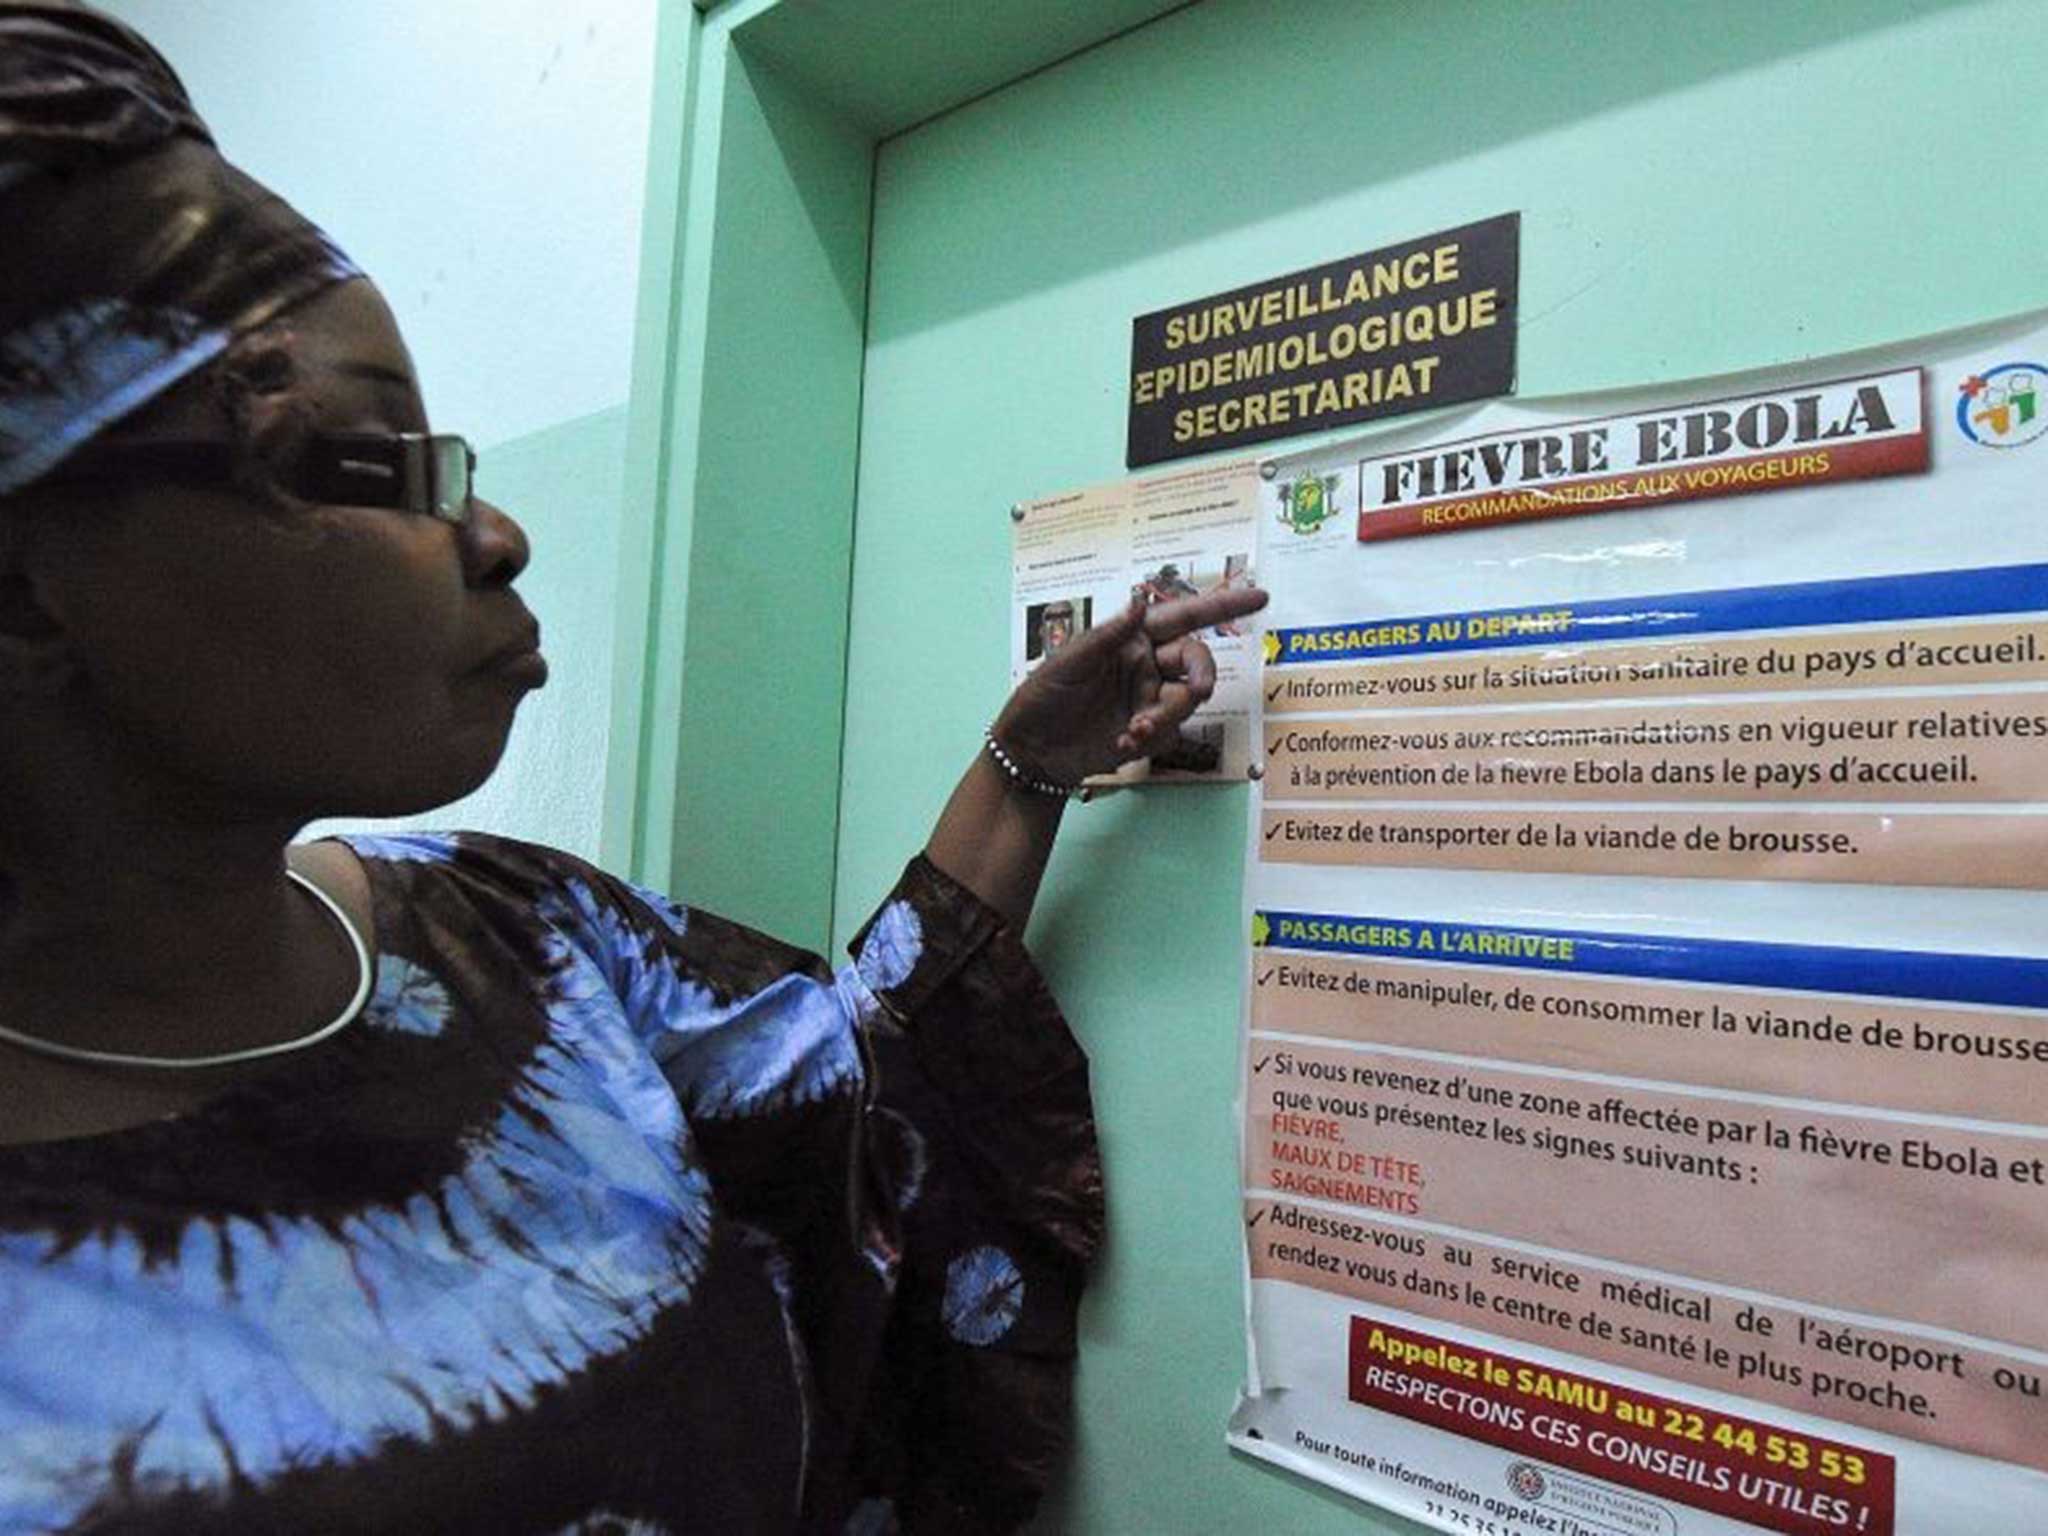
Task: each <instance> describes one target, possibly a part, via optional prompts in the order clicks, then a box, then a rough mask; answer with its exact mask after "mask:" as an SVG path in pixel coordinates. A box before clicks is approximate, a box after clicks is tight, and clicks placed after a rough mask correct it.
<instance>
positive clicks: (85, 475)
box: [40, 432, 476, 528]
mask: <svg viewBox="0 0 2048 1536" xmlns="http://www.w3.org/2000/svg"><path fill="white" fill-rule="evenodd" d="M242 452H243V450H241V449H238V448H236V447H235V446H233V445H232V444H229V443H220V442H193V441H189V440H170V439H166V440H160V441H156V442H146V443H120V442H114V443H95V444H93V445H91V446H89V447H87V448H85V449H84V450H82V451H81V452H79V453H78V454H76V455H75V456H74V457H72V458H70V459H67V460H65V461H64V462H63V463H61V464H59V465H58V466H57V467H56V468H55V469H53V470H51V471H50V473H49V474H47V475H45V476H43V477H42V480H41V482H40V483H42V484H46V485H49V484H61V483H67V482H81V481H94V480H126V479H131V478H133V477H135V476H137V475H142V474H149V473H156V474H166V475H179V476H191V477H196V478H200V479H206V480H227V479H230V478H231V477H232V476H233V475H234V472H235V469H236V466H237V464H238V462H239V461H240V456H241V454H242ZM475 476H476V450H475V449H473V448H471V447H470V446H469V442H468V440H467V439H465V438H461V437H458V436H456V435H455V434H453V433H448V432H436V433H426V432H331V433H325V434H322V435H320V436H318V437H314V438H312V439H310V440H308V441H307V442H306V444H305V445H304V448H303V449H302V451H301V452H300V453H299V455H298V459H297V461H296V462H295V463H294V464H293V465H292V466H291V468H290V469H289V470H288V471H287V472H286V473H285V474H284V475H283V476H281V477H280V478H281V481H282V484H283V486H284V489H286V490H288V491H290V492H291V493H292V494H293V495H295V496H298V497H301V498H303V499H304V500H306V501H314V502H321V503H323V504H327V505H331V506H345V507H390V508H393V509H394V510H396V511H401V512H417V513H420V514H422V515H424V516H427V517H437V518H439V519H440V520H441V521H442V522H444V523H453V524H454V525H455V526H457V527H458V528H459V527H461V526H462V525H463V524H464V523H466V522H468V521H469V519H470V517H471V515H472V513H473V512H474V510H475V502H474V499H473V494H472V484H473V481H474V479H475Z"/></svg>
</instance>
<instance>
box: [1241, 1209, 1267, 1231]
mask: <svg viewBox="0 0 2048 1536" xmlns="http://www.w3.org/2000/svg"><path fill="white" fill-rule="evenodd" d="M1265 1214H1266V1213H1265V1212H1264V1211H1254V1212H1253V1213H1252V1218H1251V1220H1250V1221H1247V1222H1246V1223H1245V1224H1244V1225H1245V1230H1246V1231H1250V1230H1251V1229H1252V1228H1253V1227H1256V1226H1257V1225H1258V1224H1259V1221H1260V1219H1261V1218H1262V1217H1264V1216H1265Z"/></svg>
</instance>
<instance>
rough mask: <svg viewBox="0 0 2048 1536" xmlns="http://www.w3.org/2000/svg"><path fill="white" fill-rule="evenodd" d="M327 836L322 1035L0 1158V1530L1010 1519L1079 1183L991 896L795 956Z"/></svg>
mask: <svg viewBox="0 0 2048 1536" xmlns="http://www.w3.org/2000/svg"><path fill="white" fill-rule="evenodd" d="M352 846H353V847H354V848H355V850H356V852H357V854H358V855H359V856H360V857H361V858H362V860H363V863H364V866H365V867H366V869H367V870H368V872H369V877H370V884H371V889H372V893H373V896H374V900H375V908H376V914H377V946H378V950H379V960H378V966H377V988H376V995H375V998H374V1001H373V1002H372V1003H371V1004H370V1007H369V1009H368V1010H367V1012H366V1013H365V1014H364V1016H363V1018H362V1019H361V1020H360V1021H358V1023H357V1024H356V1025H355V1026H354V1027H352V1028H351V1029H349V1030H347V1031H345V1032H344V1033H343V1034H342V1035H340V1036H338V1037H337V1038H336V1039H335V1040H333V1041H332V1042H330V1043H329V1044H327V1045H325V1046H322V1047H320V1048H319V1049H317V1050H314V1051H309V1052H307V1053H306V1054H305V1055H303V1056H300V1057H294V1058H288V1059H287V1060H286V1061H285V1063H284V1064H283V1065H282V1066H281V1067H280V1068H279V1069H278V1070H277V1071H276V1072H274V1073H273V1074H271V1075H270V1076H267V1077H265V1078H263V1079H262V1080H260V1081H259V1082H257V1083H255V1084H253V1085H250V1086H247V1087H244V1088H241V1089H238V1090H236V1091H234V1092H232V1093H231V1094H229V1095H227V1096H225V1097H223V1098H220V1099H217V1100H214V1101H213V1102H212V1103H210V1104H209V1105H208V1106H207V1107H205V1108H204V1109H202V1110H200V1111H198V1112H196V1113H194V1114H191V1115H189V1116H186V1117H183V1118H180V1119H177V1120H172V1121H166V1122H162V1123H159V1124H154V1125H147V1126H141V1127H137V1128H134V1129H130V1130H123V1131H118V1132H115V1133H112V1134H108V1135H102V1136H91V1137H84V1138H80V1139H78V1140H74V1141H63V1142H46V1143H40V1144H31V1145H25V1146H13V1147H0V1531H5V1532H8V1533H12V1532H19V1531H37V1532H42V1531H64V1532H150V1533H158V1532H161V1533H176V1536H198V1533H206V1532H230V1531H231V1532H237V1533H250V1532H264V1531H290V1532H339V1531H358V1530H360V1531H402V1532H407V1533H426V1532H436V1533H438V1532H470V1531H474V1532H491V1533H494V1536H497V1533H507V1532H522V1531H535V1532H558V1531H560V1532H610V1533H618V1536H626V1533H641V1532H645V1533H654V1532H666V1531H690V1532H700V1531H701V1532H720V1533H724V1532H735V1533H739V1532H754V1531H763V1532H767V1531H832V1532H839V1531H855V1532H877V1533H879V1532H887V1531H891V1530H895V1529H899V1528H900V1529H903V1530H906V1531H924V1530H929V1531H945V1532H949V1533H951V1532H974V1531H980V1530H984V1529H1003V1528H1006V1527H1008V1526H1010V1525H1012V1524H1014V1523H1016V1522H1017V1521H1018V1520H1020V1519H1022V1518H1023V1517H1025V1516H1026V1515H1027V1514H1028V1512H1029V1510H1030V1508H1031V1506H1032V1504H1033V1501H1034V1499H1035V1497H1036V1493H1037V1491H1038V1489H1039V1488H1040V1487H1041V1486H1042V1484H1043V1482H1044V1480H1045V1477H1046V1475H1047V1473H1048V1472H1049V1471H1050V1468H1051V1465H1052V1463H1053V1460H1054V1458H1055V1457H1056V1455H1057V1453H1058V1450H1059V1447H1060V1445H1061V1443H1062V1442H1063V1439H1064V1436H1065V1429H1066V1419H1067V1411H1068V1388H1069V1384H1070V1383H1069V1377H1070V1372H1071V1366H1072V1358H1073V1353H1074V1309H1075V1304H1076V1301H1077V1299H1078V1296H1079V1292H1080V1286H1081V1278H1082V1269H1083V1265H1084V1263H1085V1261H1086V1260H1087V1258H1088V1256H1089V1255H1090V1253H1091V1252H1092V1250H1093V1249H1094V1247H1095V1245H1096V1242H1097V1240H1098V1237H1099V1234H1100V1230H1101V1179H1100V1172H1099V1165H1098V1162H1097V1159H1096V1152H1095V1140H1094V1130H1093V1124H1092V1120H1091V1118H1090V1111H1089V1106H1088V1092H1087V1077H1086V1067H1085V1064H1084V1062H1083V1059H1082V1057H1081V1054H1080V1051H1079V1049H1078V1048H1077V1047H1076V1045H1075V1044H1074V1041H1073V1039H1072V1037H1071V1035H1070V1034H1069V1033H1068V1031H1067V1028H1066V1025H1065V1023H1064V1022H1063V1021H1062V1019H1061V1017H1060V1015H1059V1012H1058V1010H1057V1008H1056V1007H1055V1005H1054V1003H1053V1002H1052V999H1051V997H1050V996H1049V995H1048V993H1047V992H1046V990H1045V988H1044V986H1043V984H1042V983H1041V982H1040V980H1039V978H1038V976H1037V973H1036V972H1035V971H1034V970H1033V968H1032V966H1031V963H1030V961H1029V960H1028V959H1027V958H1026V957H1025V955H1024V952H1023V950H1022V948H1021V946H1020V945H1019V944H1018V942H1017V940H1016V938H1015V937H1014V936H1013V935H1012V934H1011V933H1010V932H1009V931H1008V930H1007V929H1006V928H1005V927H1004V926H1003V925H1002V922H1001V920H1000V919H999V918H998V917H997V916H996V915H995V914H994V913H992V912H991V911H989V910H988V909H987V908H986V907H984V906H982V905H981V904H980V903H979V902H977V901H976V900H975V899H974V898H973V897H972V896H971V895H969V894H968V893H967V892H966V891H965V890H963V889H962V888H960V887H959V886H958V885H956V884H955V883H953V882H952V881H950V880H949V879H948V878H947V877H946V876H945V875H944V874H942V873H940V872H939V871H938V870H936V869H934V868H933V867H932V866H931V865H929V864H928V863H925V862H924V861H922V860H920V861H917V862H915V863H913V864H912V865H911V866H910V868H909V869H908V870H907V871H906V873H905V875H904V878H903V881H902V883H901V884H900V885H899V886H898V888H897V890H896V892H895V894H894V895H893V896H892V897H891V898H890V900H889V901H888V902H887V903H886V904H885V905H884V906H883V908H882V910H881V912H880V913H879V914H878V915H877V916H876V917H875V919H874V920H873V921H872V922H871V923H870V924H869V925H868V927H867V929H866V931H865V932H864V933H863V934H862V935H861V937H860V939H859V940H857V941H856V944H855V946H854V951H855V954H856V956H857V959H856V962H855V963H854V964H853V965H851V966H849V967H847V968H845V969H843V970H841V971H839V972H838V973H837V974H836V975H835V974H834V973H833V972H832V971H831V969H830V968H829V967H827V966H826V965H825V964H824V963H823V962H821V961H819V960H818V959H816V958H815V957H813V956H810V955H807V954H804V953H802V952H799V951H797V950H793V949H789V948H786V947H784V946H782V945H780V944H777V943H775V942H774V941H772V940H770V939H766V938H763V937H761V936H760V935H758V934H755V933H753V932H750V931H748V930H746V929H743V928H740V927H737V926H735V925H733V924H730V923H726V922H723V921H721V920H719V919H718V918H715V917H711V916H708V915H706V914H704V913H700V912H696V911H691V910H686V909H683V908H680V907H677V906H674V905H672V904H670V903H667V902H665V901H663V900H661V899H660V898H658V897H655V896H651V895H649V894H648V893H646V892H643V891H639V890H636V889H634V888H632V887H630V886H627V885H625V884H623V883H621V882H619V881H616V880H613V879H610V878H608V877H606V876H604V875H602V874H599V873H598V872H596V871H595V870H592V869H590V868H589V867H588V866H586V865H584V864H582V863H580V862H578V861H576V860H573V859H571V858H568V857H566V856H564V855H561V854H555V853H549V852H546V851H543V850H539V849H535V848H530V847H526V846H523V845H520V844H515V843H508V842H503V841H499V840H495V839H489V838H481V837H456V838H439V837H405V838H362V839H353V840H352Z"/></svg>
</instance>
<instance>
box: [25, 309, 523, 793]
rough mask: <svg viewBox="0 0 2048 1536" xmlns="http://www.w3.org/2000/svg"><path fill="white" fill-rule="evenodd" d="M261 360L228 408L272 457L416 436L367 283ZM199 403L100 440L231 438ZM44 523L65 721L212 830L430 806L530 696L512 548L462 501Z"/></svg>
mask: <svg viewBox="0 0 2048 1536" xmlns="http://www.w3.org/2000/svg"><path fill="white" fill-rule="evenodd" d="M261 345H262V346H263V347H264V348H274V349H275V354H276V355H275V356H273V357H270V358H267V359H264V360H262V361H263V362H265V363H266V364H268V366H259V367H252V368H250V369H248V370H247V374H248V377H247V379H246V380H245V381H244V382H243V383H242V384H241V385H240V386H239V390H240V394H241V396H242V399H243V400H244V402H245V409H246V410H247V411H248V412H249V413H250V414H251V415H252V416H253V417H255V418H256V419H257V420H258V421H259V422H265V421H267V422H269V423H270V424H271V425H270V426H266V427H265V428H264V434H265V437H266V439H267V438H268V437H269V436H271V435H272V431H271V428H272V427H275V428H276V431H275V434H274V435H275V436H276V437H277V439H278V440H279V441H280V442H281V443H282V444H283V446H282V448H281V449H280V450H279V451H281V452H284V453H289V451H290V446H289V445H290V440H291V438H292V436H293V435H294V434H295V433H297V432H299V431H301V430H310V431H314V432H422V431H425V430H426V427H427V423H426V413H425V409H424V407H423V405H422V404H421V401H420V395H419V389H418V386H417V384H416V383H415V382H414V378H413V371H412V362H411V359H410V357H409V356H408V355H407V353H406V349H405V344H404V342H403V341H402V340H401V339H400V337H399V335H398V329H397V327H396V325H395V324H394V323H393V321H392V318H391V314H390V311H389V310H388V309H387V308H386V307H385V305H384V302H383V299H382V298H381V297H380V296H379V295H378V293H377V292H376V290H375V289H374V288H373V287H372V286H371V285H370V284H368V283H366V282H349V283H343V284H341V285H339V286H337V287H335V288H331V289H329V290H327V292H326V293H324V294H323V295H321V296H320V297H319V298H317V299H314V300H312V301H309V302H308V303H307V304H305V305H303V306H301V307H300V308H298V309H296V310H293V311H292V312H290V313H289V314H288V315H287V316H286V317H285V319H284V320H283V321H282V322H280V324H279V325H278V326H277V327H276V328H275V331H274V333H273V335H272V336H270V337H268V338H265V340H264V341H263V342H262V344H261ZM221 366H222V365H218V364H217V365H216V368H219V367H221ZM230 366H233V367H235V368H237V369H239V368H240V367H241V364H240V362H239V361H238V360H234V359H231V360H230ZM237 377H238V378H240V377H242V375H241V374H240V373H239V372H238V374H237ZM217 385H218V380H215V381H213V383H212V385H209V383H208V381H207V380H205V379H204V378H202V379H198V380H194V381H191V382H190V383H188V385H187V386H184V387H182V388H181V389H180V390H179V391H178V392H176V394H175V395H174V396H172V397H171V398H169V399H168V400H167V401H166V402H164V404H163V406H162V407H161V408H158V409H153V410H151V411H150V412H148V413H147V414H146V417H145V418H144V419H143V420H141V421H140V422H138V423H137V424H135V425H134V426H132V427H130V428H128V429H125V430H124V431H123V432H122V433H121V434H120V435H121V437H123V438H124V439H126V440H130V441H152V440H158V439H163V438H174V437H203V438H209V439H219V438H221V437H224V436H226V435H228V432H229V428H228V427H227V426H226V424H225V423H226V417H225V416H224V414H223V410H222V407H221V405H220V401H219V398H218V394H219V391H218V388H217ZM62 521H63V526H62V527H60V528H59V529H57V530H56V531H55V533H54V534H53V535H52V539H51V542H52V545H53V548H52V549H51V550H50V551H49V552H48V556H47V560H46V562H45V582H44V585H43V590H44V594H45V601H46V603H47V605H48V606H49V607H50V609H51V610H52V612H53V613H54V615H55V617H56V619H57V621H58V623H59V624H60V625H61V626H62V628H63V631H64V633H65V635H66V636H67V637H68V639H69V641H70V642H71V644H72V645H73V646H74V648H75V653H76V660H77V663H78V665H79V668H80V671H81V680H80V683H79V684H78V687H77V689H76V690H74V692H73V694H72V695H71V696H70V701H71V702H70V707H74V708H85V709H87V710H90V711H92V712H93V716H94V724H95V728H97V729H99V730H102V731H103V732H104V733H105V734H106V736H107V746H108V747H109V749H110V750H112V751H113V752H115V753H117V754H132V759H131V762H130V766H131V767H132V768H133V769H134V770H135V771H136V772H138V773H145V774H158V775H165V774H167V775H169V776H170V777H171V779H172V781H173V783H174V785H175V786H176V788H177V789H178V790H179V791H181V792H189V793H191V794H193V795H195V796H198V797H199V799H200V803H202V804H206V803H217V806H218V809H219V810H220V811H222V812H224V813H227V814H238V813H241V814H255V815H265V816H269V815H283V816H289V817H293V818H298V819H309V818H311V817H314V816H325V815H391V814H399V813H403V812H410V811H419V810H424V809H427V808H429V807H431V806H435V805H439V804H442V803H445V802H446V801H448V800H451V799H454V798H456V797H458V796H460V795H462V794H465V793H467V792H468V791H469V790H471V789H474V788H475V787H476V786H477V785H478V784H480V783H482V782H483V780H484V779H485V778H486V777H488V776H489V774H490V771H491V769H492V768H493V767H495V766H496V764H497V761H498V758H499V756H500V754H501V753H502V752H503V750H504V747H505V740H506V737H507V735H508V733H509V732H510V730H511V726H512V718H513V714H514V712H515V711H516V710H517V708H518V706H519V703H520V700H521V699H522V698H523V697H524V696H525V694H526V693H527V692H528V691H530V690H531V689H533V688H536V687H538V686H540V684H541V682H542V681H544V680H545V676H546V669H545V666H544V664H542V663H541V662H540V660H539V655H538V642H539V628H538V626H537V625H536V624H535V622H534V619H533V616H532V615H531V614H530V613H529V612H528V611H527V608H526V605H525V603H524V602H523V601H521V599H520V598H519V597H518V595H517V594H516V593H514V591H513V590H512V582H513V579H514V578H515V577H517V576H518V575H519V573H520V572H521V571H522V570H523V569H524V568H525V566H526V562H527V556H528V550H527V544H526V536H525V534H524V533H523V532H521V530H520V528H519V526H518V524H516V523H515V522H513V521H512V520H511V519H510V518H509V517H507V516H506V515H505V514H504V513H502V512H500V511H498V510H497V509H496V508H494V507H491V506H489V505H488V504H486V503H484V502H482V501H479V502H477V503H476V506H475V510H474V514H473V516H472V517H471V519H470V521H469V523H468V524H467V525H466V526H464V527H460V528H458V527H455V526H453V525H451V524H449V523H447V522H444V521H441V520H439V519H437V518H433V517H429V516H425V515H422V514H417V513H410V512H403V511H394V510H391V509H388V508H376V507H351V506H315V505H308V504H304V503H299V502H289V501H288V502H285V503H283V504H280V505H269V504H265V503H264V502H262V501H261V500H259V499H257V498H255V497H253V496H252V495H251V494H250V493H247V492H244V491H241V490H238V489H235V488H233V487H228V486H218V487H215V486H201V485H187V484H183V483H165V484H163V485H161V486H158V487H153V488H151V489H149V490H147V491H144V492H139V493H136V494H134V495H133V496H132V497H131V498H129V504H128V505H125V506H123V507H122V508H121V509H120V510H119V511H117V512H114V513H112V514H111V515H109V516H106V517H104V518H97V519H96V518H95V517H94V516H93V508H92V506H91V505H90V503H81V504H80V506H79V508H78V509H77V511H76V515H67V516H66V517H65V518H64V519H63V520H62Z"/></svg>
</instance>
